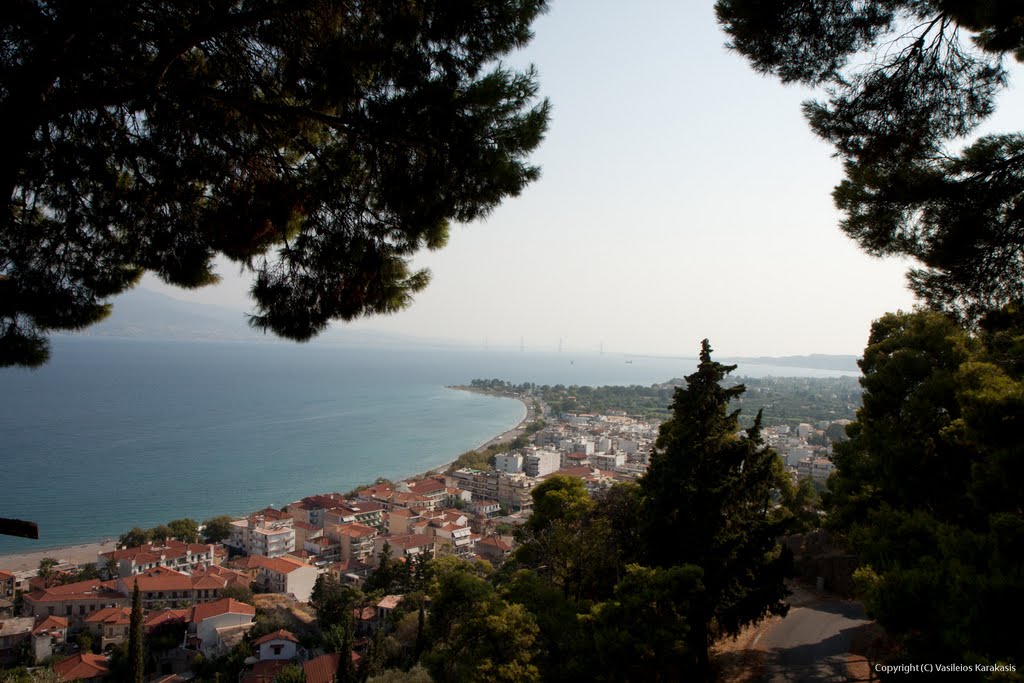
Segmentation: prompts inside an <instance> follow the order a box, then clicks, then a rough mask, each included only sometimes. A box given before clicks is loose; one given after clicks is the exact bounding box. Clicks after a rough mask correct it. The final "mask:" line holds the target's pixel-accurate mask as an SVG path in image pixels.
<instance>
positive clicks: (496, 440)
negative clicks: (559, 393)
mask: <svg viewBox="0 0 1024 683" xmlns="http://www.w3.org/2000/svg"><path fill="white" fill-rule="evenodd" d="M446 388H447V389H455V390H459V391H471V392H473V393H477V394H483V395H486V396H496V397H500V398H513V399H515V400H517V401H519V402H520V403H522V404H523V407H524V408H526V414H525V415H524V416H523V419H521V420H520V421H519V423H518V424H516V425H515V426H513V427H512V428H510V429H507V430H505V431H504V432H501V433H500V434H498V435H497V436H494V437H493V438H491V439H488V440H487V441H484V442H483V443H481V444H480V445H479V446H477V447H476V448H475V449H473V450H476V451H484V450H486V449H487V448H489V447H491V446H494V445H497V444H500V443H505V442H507V441H512V440H513V439H515V438H516V437H517V436H519V435H520V434H522V433H523V430H524V429H525V428H526V424H527V423H528V422H530V420H531V419H533V417H534V415H533V412H534V411H533V407H532V406H530V405H528V404H527V403H526V401H524V400H523V399H521V398H517V397H514V396H505V395H502V394H496V393H493V392H489V391H481V390H479V389H476V388H473V387H468V386H450V387H446ZM459 455H461V454H459V453H457V454H455V456H454V457H453V459H452V460H449V461H448V462H445V463H444V464H442V465H440V466H438V467H434V468H432V469H429V470H427V471H426V472H421V473H419V474H415V475H413V476H411V477H408V479H410V480H414V479H424V478H426V477H430V476H433V475H435V474H440V473H442V472H444V471H445V470H447V469H448V468H449V467H451V465H452V464H453V463H454V462H455V458H457V457H458V456H459ZM116 543H117V541H116V539H104V540H103V541H100V542H95V543H75V544H69V545H62V546H55V547H52V548H42V549H40V550H30V551H20V552H13V553H0V569H2V570H5V571H10V572H20V571H29V570H35V569H38V568H39V561H40V560H42V559H43V558H44V557H52V558H54V559H56V560H59V561H61V562H67V563H69V564H75V565H81V564H85V563H87V562H95V561H96V557H97V555H99V554H100V553H105V552H109V551H111V550H114V549H115V548H116Z"/></svg>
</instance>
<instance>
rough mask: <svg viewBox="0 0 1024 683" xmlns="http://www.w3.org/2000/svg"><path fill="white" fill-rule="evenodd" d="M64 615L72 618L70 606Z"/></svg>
mask: <svg viewBox="0 0 1024 683" xmlns="http://www.w3.org/2000/svg"><path fill="white" fill-rule="evenodd" d="M64 613H65V614H66V615H67V616H69V617H70V616H71V605H68V606H67V607H66V608H65V611H64Z"/></svg>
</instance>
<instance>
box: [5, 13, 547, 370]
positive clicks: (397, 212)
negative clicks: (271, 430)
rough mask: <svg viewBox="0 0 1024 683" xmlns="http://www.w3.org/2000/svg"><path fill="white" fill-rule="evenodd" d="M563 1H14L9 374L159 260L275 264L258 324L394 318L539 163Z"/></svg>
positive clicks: (9, 26)
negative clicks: (547, 74)
mask: <svg viewBox="0 0 1024 683" xmlns="http://www.w3.org/2000/svg"><path fill="white" fill-rule="evenodd" d="M545 5H546V3H545V2H544V0H487V1H484V0H467V1H465V2H443V1H436V0H423V1H415V2H393V1H384V2H340V1H338V0H245V1H244V2H243V1H242V0H204V1H202V2H197V1H195V0H186V1H184V2H158V1H157V0H131V1H130V2H129V1H128V0H112V1H108V2H96V1H95V0H91V1H86V0H73V1H71V0H14V1H12V2H10V3H6V4H5V8H4V12H3V16H2V17H0V55H2V59H0V120H3V121H4V123H5V127H4V140H5V146H4V154H3V158H2V161H0V190H2V192H3V193H4V196H5V197H7V198H8V206H7V207H6V209H5V210H4V211H3V212H2V214H0V216H2V217H0V365H12V364H23V365H38V364H40V363H43V362H45V360H46V358H47V355H48V344H47V341H46V335H47V333H48V332H50V331H54V330H68V329H79V328H83V327H86V326H88V325H90V324H92V323H94V322H97V321H98V320H101V319H102V318H103V317H104V316H105V315H106V314H107V313H108V311H109V308H110V306H109V304H108V303H106V300H107V299H109V298H110V297H112V296H114V295H116V294H118V293H119V292H122V291H124V290H126V289H128V288H130V287H132V286H133V285H134V284H135V283H136V282H137V281H138V280H139V278H140V277H141V275H142V273H144V272H146V271H151V272H153V273H155V274H157V275H158V276H159V277H160V278H162V279H163V280H164V281H166V282H168V283H171V284H174V285H178V286H182V287H200V286H203V285H206V284H209V283H211V282H214V281H216V279H217V277H216V275H215V274H214V273H213V270H212V266H213V262H214V259H215V257H216V256H217V255H223V256H225V257H227V258H229V259H231V260H233V261H235V262H237V263H238V264H240V266H241V267H242V268H244V269H247V270H248V271H250V272H252V273H253V274H254V284H253V286H252V290H251V294H252V297H253V300H254V304H255V311H256V313H255V315H253V316H252V318H251V320H250V322H251V324H252V326H253V327H254V328H257V329H260V330H264V331H272V332H274V333H276V334H278V335H281V336H284V337H287V338H290V339H296V340H306V339H309V338H311V337H313V336H315V335H316V334H318V333H319V332H321V331H322V330H323V329H324V328H325V327H326V326H327V325H328V324H329V322H330V321H331V320H353V319H356V318H359V317H361V316H366V315H372V314H382V313H390V312H394V311H397V310H399V309H401V308H403V307H405V306H407V305H408V304H409V303H410V301H411V298H412V296H413V294H414V293H415V292H417V291H420V290H422V289H423V288H424V287H425V286H426V284H427V281H428V276H429V273H427V272H426V271H423V270H418V271H416V270H413V269H412V268H411V267H410V257H411V256H412V255H413V254H415V253H417V252H418V251H420V250H422V249H438V248H440V247H442V246H443V245H444V244H445V241H446V239H447V234H448V225H449V222H450V221H462V222H466V221H472V220H474V219H477V218H480V217H482V216H485V215H487V213H488V212H490V211H491V210H492V209H494V208H495V207H496V206H497V205H498V204H499V202H500V201H501V200H502V199H503V198H505V197H509V196H515V195H517V194H518V193H519V192H520V191H521V190H522V189H523V188H524V187H525V186H526V185H527V184H528V183H529V182H531V181H533V180H535V179H536V178H537V177H538V175H539V170H538V168H537V167H535V166H532V165H530V164H529V163H528V161H527V156H528V155H529V153H530V152H531V151H532V150H533V149H534V148H536V147H537V145H538V144H539V143H540V141H541V139H542V137H543V135H544V132H545V129H546V126H547V121H548V111H549V107H548V103H547V101H546V100H538V98H537V90H538V86H537V78H536V74H535V72H534V71H533V70H532V69H527V70H525V71H521V72H517V71H514V70H511V69H508V68H506V67H504V66H502V65H501V64H500V63H499V62H498V61H497V60H499V58H501V57H502V56H503V55H505V54H508V53H509V52H510V51H512V50H515V49H517V48H519V47H522V46H523V45H524V44H525V43H526V42H527V41H528V40H529V39H530V37H531V32H530V24H531V22H532V21H533V19H534V18H535V17H537V16H538V15H539V14H540V13H542V12H543V11H544V10H545Z"/></svg>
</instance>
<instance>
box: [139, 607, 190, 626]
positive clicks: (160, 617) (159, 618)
mask: <svg viewBox="0 0 1024 683" xmlns="http://www.w3.org/2000/svg"><path fill="white" fill-rule="evenodd" d="M190 611H191V610H188V609H162V610H158V611H156V612H150V613H149V614H148V615H147V616H146V618H145V619H144V620H143V621H142V626H143V628H144V629H146V630H149V629H151V628H156V627H157V626H161V625H163V624H167V623H171V622H175V621H188V614H189V612H190Z"/></svg>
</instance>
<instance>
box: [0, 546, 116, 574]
mask: <svg viewBox="0 0 1024 683" xmlns="http://www.w3.org/2000/svg"><path fill="white" fill-rule="evenodd" d="M114 543H115V542H114V540H108V541H107V542H105V543H82V544H79V545H67V546H61V547H59V548H47V549H45V550H33V551H31V552H22V553H14V554H11V555H0V569H2V570H4V571H8V572H20V571H25V570H27V569H38V568H39V560H41V559H43V558H44V557H52V558H54V559H56V560H58V561H60V562H67V563H69V564H85V563H86V562H96V556H97V555H98V554H100V553H105V552H109V551H111V550H113V549H114V547H115V546H114Z"/></svg>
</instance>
